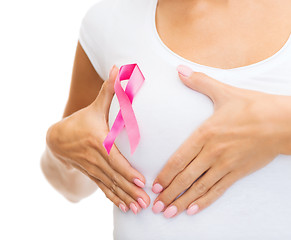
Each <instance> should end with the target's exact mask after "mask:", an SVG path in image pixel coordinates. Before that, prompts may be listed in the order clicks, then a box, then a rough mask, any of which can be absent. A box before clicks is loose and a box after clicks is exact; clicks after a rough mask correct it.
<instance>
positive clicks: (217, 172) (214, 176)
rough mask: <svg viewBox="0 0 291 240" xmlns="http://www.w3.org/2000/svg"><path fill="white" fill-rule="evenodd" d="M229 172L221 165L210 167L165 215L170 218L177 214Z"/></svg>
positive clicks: (167, 209)
mask: <svg viewBox="0 0 291 240" xmlns="http://www.w3.org/2000/svg"><path fill="white" fill-rule="evenodd" d="M228 173H229V170H227V169H223V168H221V167H219V168H218V167H212V168H210V169H209V170H208V171H207V172H206V173H205V174H204V175H203V176H202V177H200V178H199V179H197V181H195V182H194V183H193V184H192V185H191V187H189V188H188V189H187V190H186V191H185V192H184V193H183V194H182V195H181V196H180V197H178V198H177V199H175V201H173V202H172V203H171V204H170V205H169V206H168V207H167V208H166V209H165V211H164V216H165V217H167V218H169V217H173V216H177V215H178V214H180V213H181V212H182V211H184V210H185V209H186V208H187V207H188V206H189V204H190V203H191V202H193V200H196V199H197V198H199V197H201V196H203V195H204V194H205V193H207V191H208V190H209V189H211V188H212V187H213V186H214V185H215V184H216V183H217V182H218V181H219V180H220V179H221V178H223V177H224V176H225V175H226V174H228Z"/></svg>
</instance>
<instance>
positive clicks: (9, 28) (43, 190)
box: [0, 0, 113, 240]
mask: <svg viewBox="0 0 291 240" xmlns="http://www.w3.org/2000/svg"><path fill="white" fill-rule="evenodd" d="M97 1H98V0H82V1H76V0H61V1H60V0H50V1H39V0H38V1H37V0H14V1H9V0H0V84H1V86H0V112H1V115H0V116H1V118H0V153H1V155H0V159H1V165H0V239H3V240H7V239H54V240H61V239H62V240H66V239H70V240H74V239H78V240H79V239H102V240H103V239H105V240H106V239H112V231H113V226H112V225H113V222H112V221H113V220H112V203H111V202H110V201H109V200H108V199H107V198H106V197H105V195H104V194H103V192H102V191H101V190H100V189H98V190H97V191H96V192H95V193H94V194H93V195H91V196H90V197H88V198H86V199H83V200H82V201H81V202H79V203H75V204H74V203H71V202H69V201H67V200H66V199H65V198H64V197H63V196H62V195H60V194H59V193H58V192H57V191H56V190H55V189H54V188H53V187H52V186H51V185H50V184H49V183H48V182H47V181H46V179H45V177H44V175H43V174H42V172H41V168H40V158H41V155H42V152H43V151H44V148H45V135H46V130H47V129H48V127H49V126H50V125H51V124H53V123H54V122H57V121H59V120H60V119H61V117H62V114H63V110H64V107H65V104H66V101H67V97H68V93H69V87H70V81H71V73H72V67H73V61H74V55H75V50H76V45H77V41H78V34H79V28H80V24H81V20H82V18H83V17H84V15H85V13H86V11H87V10H88V9H89V8H90V7H91V6H92V5H93V4H94V3H96V2H97Z"/></svg>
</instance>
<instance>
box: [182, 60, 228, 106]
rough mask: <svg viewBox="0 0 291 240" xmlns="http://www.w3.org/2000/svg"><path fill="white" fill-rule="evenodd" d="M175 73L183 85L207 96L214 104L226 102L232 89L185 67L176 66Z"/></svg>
mask: <svg viewBox="0 0 291 240" xmlns="http://www.w3.org/2000/svg"><path fill="white" fill-rule="evenodd" d="M177 71H178V73H179V77H180V79H181V80H182V81H183V83H184V84H185V85H187V86H188V87H190V88H192V89H193V90H196V91H198V92H200V93H203V94H205V95H207V96H208V97H210V99H211V100H212V101H213V103H214V104H220V103H222V102H223V101H225V100H227V99H228V97H229V94H230V92H231V89H232V88H233V87H232V86H230V85H227V84H224V83H222V82H220V81H218V80H216V79H214V78H212V77H209V76H208V75H206V74H204V73H202V72H194V71H193V70H192V69H191V68H189V67H187V66H185V65H178V67H177Z"/></svg>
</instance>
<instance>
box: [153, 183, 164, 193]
mask: <svg viewBox="0 0 291 240" xmlns="http://www.w3.org/2000/svg"><path fill="white" fill-rule="evenodd" d="M162 190H163V187H162V185H161V184H159V183H156V184H155V185H154V186H153V187H152V191H153V192H154V193H156V194H158V193H160V192H161V191H162Z"/></svg>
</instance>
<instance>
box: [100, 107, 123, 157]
mask: <svg viewBox="0 0 291 240" xmlns="http://www.w3.org/2000/svg"><path fill="white" fill-rule="evenodd" d="M123 127H124V121H123V119H122V115H121V111H120V110H119V112H118V114H117V117H116V119H115V121H114V123H113V125H112V127H111V129H110V131H109V133H108V134H107V136H106V138H105V140H104V142H103V146H104V147H105V149H106V151H107V153H108V155H109V153H110V150H111V148H112V146H113V144H114V141H115V139H116V137H117V136H118V134H119V133H120V132H121V130H122V129H123Z"/></svg>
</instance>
